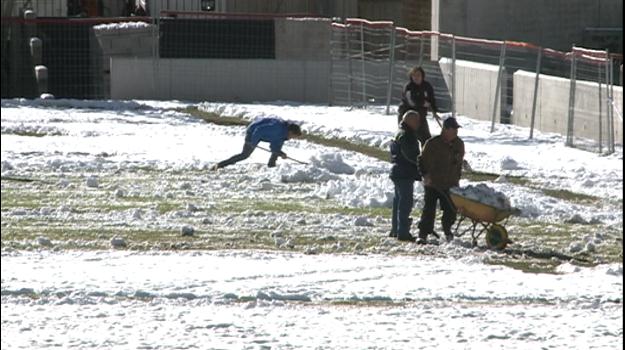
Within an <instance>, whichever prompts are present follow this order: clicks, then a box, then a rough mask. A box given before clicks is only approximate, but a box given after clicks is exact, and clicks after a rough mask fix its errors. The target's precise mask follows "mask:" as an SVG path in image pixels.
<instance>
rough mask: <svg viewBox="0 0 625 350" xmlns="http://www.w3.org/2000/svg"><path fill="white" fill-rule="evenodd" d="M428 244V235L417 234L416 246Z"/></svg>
mask: <svg viewBox="0 0 625 350" xmlns="http://www.w3.org/2000/svg"><path fill="white" fill-rule="evenodd" d="M427 243H428V234H427V233H423V232H419V239H417V244H427Z"/></svg>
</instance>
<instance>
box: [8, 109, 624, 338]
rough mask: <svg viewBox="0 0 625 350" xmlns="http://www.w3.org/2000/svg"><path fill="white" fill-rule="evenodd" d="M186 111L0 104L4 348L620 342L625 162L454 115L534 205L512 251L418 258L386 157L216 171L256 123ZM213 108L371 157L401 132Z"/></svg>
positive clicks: (471, 142) (350, 121)
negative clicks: (340, 143) (211, 120)
mask: <svg viewBox="0 0 625 350" xmlns="http://www.w3.org/2000/svg"><path fill="white" fill-rule="evenodd" d="M185 106H189V104H185V103H177V102H152V101H146V102H141V101H139V102H135V101H132V102H108V101H73V100H38V101H19V100H3V101H2V139H1V148H2V151H1V158H2V178H3V180H2V308H3V309H2V333H3V337H2V348H3V349H4V348H7V349H12V348H45V347H53V346H55V345H58V346H60V347H61V348H87V349H89V348H98V347H99V348H133V349H135V348H152V349H156V348H263V347H264V348H269V347H271V348H302V347H308V348H315V347H318V348H354V349H361V348H432V349H435V348H449V349H456V348H458V349H467V348H468V349H489V348H502V347H506V348H510V349H527V348H532V349H533V348H550V349H551V348H553V349H570V348H580V349H586V348H597V349H615V348H616V349H619V348H620V349H622V340H623V332H622V325H621V323H622V310H623V309H622V291H623V287H622V226H623V220H622V213H623V207H622V188H623V187H622V186H623V184H622V182H623V168H622V149H621V148H619V149H618V150H617V153H616V154H614V155H611V156H599V155H597V154H593V153H589V152H584V151H580V150H575V149H570V148H566V147H564V146H563V144H564V142H563V139H562V138H561V137H559V136H557V135H551V134H549V135H546V134H540V133H538V134H536V135H535V140H533V141H527V136H526V135H527V134H528V131H527V130H526V129H522V128H516V127H510V126H498V129H497V131H496V133H494V134H492V135H490V134H489V133H488V128H489V126H490V125H489V124H488V123H483V122H476V121H472V120H470V119H467V118H462V117H461V118H459V122H460V124H461V125H462V126H463V128H462V129H461V130H460V136H461V137H462V138H463V139H464V140H465V142H466V146H467V152H468V153H467V159H468V161H469V162H470V164H471V166H472V167H473V168H474V169H475V170H479V171H485V172H492V173H496V174H502V175H508V176H517V177H520V178H522V179H524V180H525V182H526V183H525V184H523V183H518V182H514V181H506V180H505V178H504V177H505V176H504V177H502V178H501V179H500V180H499V181H497V182H489V183H488V185H489V186H491V187H493V188H495V189H496V190H498V191H501V192H503V193H505V194H506V195H508V197H509V198H510V200H511V204H512V205H513V206H514V207H516V208H518V209H520V214H519V216H518V217H514V218H512V219H511V221H510V222H509V223H508V224H507V225H506V227H507V228H508V230H509V231H510V233H511V238H512V239H513V241H514V242H515V243H514V244H513V245H512V246H510V248H509V249H507V250H506V251H503V252H494V251H488V250H485V249H484V248H483V247H477V248H472V247H471V246H470V244H469V240H468V239H466V238H463V239H457V240H455V241H454V242H452V243H451V244H441V245H429V246H425V247H423V246H416V245H414V244H403V243H399V242H397V241H395V240H392V239H388V238H386V235H387V233H388V229H389V227H390V220H389V213H390V210H389V209H388V208H389V206H390V203H391V200H392V195H391V193H392V184H391V182H390V180H389V179H388V169H389V164H388V163H387V162H383V161H380V160H377V159H374V158H371V157H368V156H365V155H363V154H359V153H356V152H351V151H345V150H341V149H337V148H328V147H325V146H321V145H318V144H315V143H311V142H308V141H288V142H287V143H286V145H285V149H284V150H285V151H286V152H287V154H288V155H289V156H291V157H294V158H296V159H300V160H305V161H309V162H311V165H309V166H306V165H300V164H296V163H293V162H289V161H280V163H279V166H278V167H277V168H275V169H268V168H266V167H265V166H264V164H265V163H266V161H267V159H268V154H267V153H265V152H263V151H262V150H256V151H255V152H254V154H253V155H252V157H251V158H250V159H248V160H246V161H244V162H242V163H240V164H238V165H236V166H233V167H229V168H226V169H222V170H220V171H218V172H208V171H207V168H208V167H209V166H210V165H212V164H213V163H214V162H216V161H219V160H222V159H224V158H226V157H229V156H230V155H233V154H234V153H237V152H238V151H239V150H240V148H241V146H242V140H243V134H244V128H243V127H230V126H219V125H214V124H207V123H205V122H203V121H201V120H199V119H197V118H194V117H192V116H190V115H188V114H186V113H183V112H180V111H176V110H174V108H180V107H185ZM199 107H200V109H202V110H205V111H208V112H216V113H218V114H220V115H223V116H243V117H244V118H246V119H253V118H254V117H257V116H279V117H282V118H285V119H291V120H299V121H301V122H303V128H304V129H305V130H308V131H309V132H315V133H319V134H322V135H326V136H333V137H337V138H342V139H347V140H350V141H353V142H361V143H365V144H368V145H372V146H375V147H384V146H385V145H386V143H387V142H388V140H389V139H390V138H391V137H392V135H393V133H394V126H393V120H394V119H395V117H394V116H385V115H383V114H381V113H379V112H378V111H376V110H369V111H365V110H354V111H348V110H346V109H345V108H339V107H320V106H294V105H232V104H216V103H204V104H201V105H199ZM435 125H436V124H435V122H433V121H430V126H431V129H432V132H433V134H436V133H437V132H438V129H437V128H436V127H435ZM20 179H22V181H20ZM24 179H28V180H34V181H23V180H24ZM462 184H464V185H467V184H475V182H473V181H469V180H463V182H462ZM559 190H568V191H569V192H570V193H573V194H575V196H570V194H569V197H570V198H568V197H566V196H562V195H561V194H559V193H558V192H557V191H559ZM415 193H416V194H415V196H416V203H417V204H416V205H417V206H416V210H415V214H414V216H417V217H418V215H419V213H420V205H421V194H422V188H421V187H420V185H417V186H416V191H415ZM191 231H192V232H193V234H192V235H190V236H183V235H182V232H186V233H189V232H191ZM114 237H117V238H118V240H117V241H116V242H120V241H123V243H125V245H124V246H125V247H126V250H123V251H116V250H111V241H112V239H113V238H114ZM480 244H481V245H482V246H483V243H482V242H480ZM215 249H217V250H216V251H214V250H215ZM187 250H188V251H187ZM563 256H571V257H574V258H575V259H574V260H573V261H572V262H573V263H575V264H577V265H571V264H570V263H568V262H567V261H566V260H567V259H565V258H563ZM578 258H579V259H578ZM580 264H581V265H584V266H588V267H582V266H579V265H580ZM528 271H549V272H551V273H549V274H544V273H542V274H534V273H530V272H528ZM103 325H105V327H106V328H105V329H103V327H102V326H103ZM6 335H10V336H6Z"/></svg>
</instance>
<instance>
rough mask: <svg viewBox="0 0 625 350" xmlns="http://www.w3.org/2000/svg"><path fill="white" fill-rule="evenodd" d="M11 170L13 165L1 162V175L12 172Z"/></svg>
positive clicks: (4, 161)
mask: <svg viewBox="0 0 625 350" xmlns="http://www.w3.org/2000/svg"><path fill="white" fill-rule="evenodd" d="M13 169H14V168H13V165H12V164H11V163H10V162H8V161H6V160H3V161H2V170H1V171H2V172H3V173H4V172H6V171H9V170H13Z"/></svg>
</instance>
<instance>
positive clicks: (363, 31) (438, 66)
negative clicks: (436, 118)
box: [331, 19, 623, 153]
mask: <svg viewBox="0 0 625 350" xmlns="http://www.w3.org/2000/svg"><path fill="white" fill-rule="evenodd" d="M331 47H332V50H331V53H332V55H331V56H332V57H331V60H332V61H331V62H332V66H331V67H332V74H331V76H332V96H333V97H334V98H333V99H332V101H331V102H332V103H333V104H337V105H350V106H354V107H366V106H367V105H374V104H377V105H380V104H383V105H386V111H387V114H390V113H392V111H393V108H392V107H393V106H396V105H398V104H399V103H400V99H401V96H402V93H403V88H404V85H405V84H406V83H407V82H408V81H409V80H408V79H409V78H408V71H409V70H410V69H411V68H412V67H415V66H421V67H423V68H424V70H425V71H426V80H427V81H429V82H430V83H431V84H432V85H433V87H434V89H435V94H436V99H437V104H438V109H439V111H440V112H449V113H451V114H452V115H463V116H467V117H471V118H474V119H480V120H487V121H490V122H491V132H492V131H494V130H495V129H496V128H497V125H498V124H515V125H520V126H525V127H528V128H529V135H528V137H529V138H532V137H533V135H534V130H535V129H538V130H541V131H544V132H556V133H560V134H562V135H565V136H566V144H567V145H568V146H572V147H578V148H582V149H586V150H590V151H595V152H599V153H612V152H614V149H615V145H616V144H621V145H622V139H623V138H622V131H623V126H622V125H623V120H622V114H621V111H620V109H621V108H622V87H620V86H618V87H616V88H615V85H616V84H617V83H619V84H620V83H621V82H620V81H618V82H615V78H617V77H618V74H615V67H616V69H618V68H619V67H622V60H623V59H622V55H613V54H610V53H609V52H607V51H601V50H589V49H584V48H579V47H575V46H573V47H572V49H571V51H570V52H560V51H556V50H552V49H549V48H542V47H538V46H536V45H533V44H529V43H524V42H514V41H499V40H484V39H476V38H467V37H460V36H454V35H450V34H444V33H434V32H427V31H409V30H406V29H404V28H396V27H394V25H393V23H391V22H370V21H366V20H362V19H347V20H345V21H343V22H340V23H333V24H332V43H331ZM621 69H622V68H621ZM621 74H622V73H621ZM384 90H386V94H383V93H382V92H383V91H384ZM619 107H620V108H619ZM615 115H617V116H618V117H617V118H615V117H614V116H615Z"/></svg>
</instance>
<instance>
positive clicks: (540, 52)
mask: <svg viewBox="0 0 625 350" xmlns="http://www.w3.org/2000/svg"><path fill="white" fill-rule="evenodd" d="M542 57H543V48H542V47H539V48H538V57H536V77H535V78H534V98H533V99H532V121H531V123H530V139H532V138H534V123H535V121H536V104H537V102H538V82H539V80H540V68H541V64H542Z"/></svg>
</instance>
